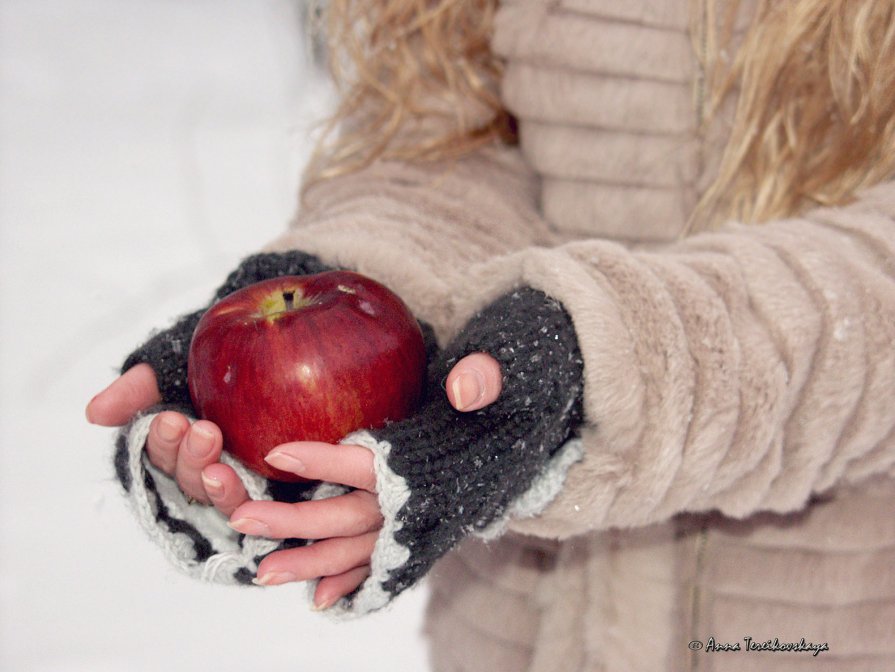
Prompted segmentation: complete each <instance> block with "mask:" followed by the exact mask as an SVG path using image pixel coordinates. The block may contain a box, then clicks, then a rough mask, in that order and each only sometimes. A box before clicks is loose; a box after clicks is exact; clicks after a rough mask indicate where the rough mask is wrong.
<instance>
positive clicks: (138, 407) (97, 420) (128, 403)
mask: <svg viewBox="0 0 895 672" xmlns="http://www.w3.org/2000/svg"><path fill="white" fill-rule="evenodd" d="M161 400H162V398H161V394H160V393H159V390H158V383H157V382H156V379H155V371H153V370H152V367H150V366H149V364H137V366H135V367H133V368H132V369H128V370H127V371H126V372H125V373H123V374H122V375H120V376H119V377H118V378H116V379H115V380H113V381H112V384H111V385H109V387H107V388H106V389H104V390H103V391H102V392H100V393H99V394H97V395H96V396H95V397H93V399H91V400H90V403H89V404H87V422H90V423H93V424H94V425H104V426H106V427H118V426H121V425H126V424H127V423H128V422H129V421H130V419H131V418H132V417H134V415H136V414H137V413H138V412H139V411H142V410H143V409H145V408H148V407H149V406H152V405H153V404H157V403H158V402H160V401H161Z"/></svg>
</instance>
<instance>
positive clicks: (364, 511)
mask: <svg viewBox="0 0 895 672" xmlns="http://www.w3.org/2000/svg"><path fill="white" fill-rule="evenodd" d="M501 388H502V375H501V369H500V364H498V362H497V360H495V359H494V358H493V357H491V356H490V355H487V354H485V353H481V352H479V353H474V354H471V355H468V356H466V357H464V358H463V359H461V360H460V361H459V362H457V364H456V365H455V366H454V367H453V368H452V369H451V372H450V373H449V374H448V376H447V379H446V380H445V392H446V394H447V398H448V401H449V402H450V403H451V405H452V406H453V407H454V408H455V409H456V410H458V411H464V412H469V411H476V410H479V409H482V408H484V407H485V406H488V405H489V404H491V403H493V402H494V401H496V400H497V398H498V397H499V396H500V392H501ZM265 459H266V461H267V462H269V463H270V464H271V465H272V466H274V467H276V468H277V469H281V470H283V471H288V472H290V473H294V474H297V475H299V476H302V477H303V478H307V479H311V480H320V481H326V482H329V483H335V484H340V485H345V486H348V487H351V488H355V489H354V490H353V491H351V492H349V493H347V494H344V495H340V496H337V497H333V498H330V499H324V500H318V501H306V502H298V503H295V504H287V503H282V502H268V501H248V500H246V501H244V502H243V503H241V504H239V505H238V506H236V507H235V510H233V512H232V514H231V516H230V526H231V527H233V528H234V529H236V530H238V531H239V532H242V533H244V534H256V535H260V536H265V537H269V538H273V539H287V538H300V539H313V540H315V543H314V544H311V545H310V546H301V547H298V548H291V549H286V550H281V551H276V552H274V553H271V554H270V555H268V556H267V557H266V558H264V560H262V561H261V564H260V565H259V566H258V573H257V578H256V579H255V582H256V583H258V584H260V585H265V586H270V585H279V584H283V583H289V582H292V581H307V580H311V579H315V578H318V577H319V578H320V582H319V583H318V585H317V589H316V592H315V594H314V604H315V605H316V607H317V608H318V609H325V608H327V607H329V606H331V605H333V604H334V603H335V602H336V601H337V600H339V599H340V598H342V597H344V596H346V595H348V594H350V593H351V592H353V591H354V590H355V589H356V588H357V587H358V586H359V585H360V584H361V583H362V582H363V581H364V580H365V579H366V578H367V577H368V576H369V575H370V560H371V557H372V555H373V548H374V546H375V544H376V539H377V537H378V535H379V530H380V529H381V528H382V523H383V519H382V514H381V512H380V510H379V503H378V499H377V496H376V475H375V472H374V469H373V453H372V452H371V451H370V450H368V449H366V448H363V447H361V446H356V445H345V444H339V445H333V444H327V443H320V442H312V441H300V442H294V443H287V444H283V445H280V446H277V447H276V448H275V449H274V450H272V451H271V452H270V453H269V454H268V455H267V457H266V458H265ZM206 472H210V473H206ZM202 473H203V476H204V477H206V478H212V479H214V480H216V481H218V482H220V483H221V485H222V487H223V489H224V491H225V492H226V491H227V490H230V491H235V490H236V487H237V483H238V478H237V477H236V474H235V472H233V470H232V469H230V468H229V467H227V466H226V465H223V464H219V463H218V464H214V465H210V466H209V467H206V469H205V471H203V472H202ZM228 484H229V485H228Z"/></svg>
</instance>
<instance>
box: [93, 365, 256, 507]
mask: <svg viewBox="0 0 895 672" xmlns="http://www.w3.org/2000/svg"><path fill="white" fill-rule="evenodd" d="M161 400H162V399H161V394H160V393H159V390H158V384H157V382H156V378H155V372H154V371H153V370H152V367H150V366H149V365H148V364H138V365H137V366H135V367H133V368H131V369H129V370H128V371H126V372H125V373H124V374H122V375H121V376H119V377H118V378H116V379H115V380H114V381H113V382H112V384H111V385H109V386H108V387H107V388H106V389H105V390H103V391H102V392H100V393H99V394H97V395H96V396H95V397H93V399H91V400H90V403H88V404H87V420H88V422H91V423H93V424H96V425H102V426H104V427H121V426H123V425H126V424H127V423H128V422H130V421H131V419H132V418H133V417H134V416H135V415H137V414H138V413H140V412H141V411H144V410H146V409H147V408H149V407H151V406H153V405H155V404H158V403H160V402H161ZM222 447H223V440H222V437H221V430H220V429H219V428H218V426H217V425H215V424H214V423H213V422H209V421H208V420H197V421H196V422H194V423H193V424H192V425H191V424H190V420H189V418H187V416H185V415H183V414H182V413H177V412H175V411H162V412H161V413H159V414H158V415H156V416H155V418H153V420H152V423H151V424H150V427H149V436H148V437H147V439H146V452H147V454H148V455H149V461H150V462H152V464H153V465H155V466H156V467H157V468H158V469H160V470H161V471H163V472H165V473H166V474H168V475H169V476H171V477H172V478H174V479H175V480H176V481H177V485H178V486H179V487H180V489H181V490H182V491H183V493H184V494H185V495H187V496H188V497H191V498H192V499H194V500H196V501H198V502H202V503H203V504H214V506H215V507H216V508H217V509H218V510H219V511H221V513H223V514H224V515H226V516H230V514H231V513H233V510H234V509H236V507H238V506H239V505H240V504H242V503H243V502H245V501H247V500H248V494H247V493H246V491H245V487H244V486H243V484H242V481H241V480H240V479H239V477H238V476H237V475H236V472H235V471H234V470H233V469H232V468H231V467H230V466H228V465H226V464H222V463H221V462H220V457H221V449H222Z"/></svg>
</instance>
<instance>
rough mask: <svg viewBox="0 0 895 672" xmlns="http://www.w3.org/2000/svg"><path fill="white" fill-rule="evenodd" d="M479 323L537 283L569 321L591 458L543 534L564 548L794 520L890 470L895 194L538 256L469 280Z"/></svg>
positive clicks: (583, 244)
mask: <svg viewBox="0 0 895 672" xmlns="http://www.w3.org/2000/svg"><path fill="white" fill-rule="evenodd" d="M469 279H470V283H469V286H470V287H472V288H475V292H474V293H473V291H470V292H469V294H468V296H467V297H466V298H464V299H460V300H459V301H458V308H457V310H458V312H460V313H463V312H465V311H468V312H469V313H470V314H471V313H472V312H474V311H475V310H476V309H477V307H478V306H479V305H481V303H483V302H485V303H487V302H488V301H490V300H492V299H493V297H495V296H499V295H500V294H501V293H502V292H503V291H505V290H506V288H507V287H510V286H518V285H529V286H531V287H534V288H536V289H540V290H542V291H544V292H546V293H547V294H549V295H551V296H553V297H555V298H556V299H558V300H560V301H562V303H563V305H565V306H566V308H567V309H568V310H569V312H570V314H571V316H572V318H573V321H574V325H575V330H576V332H577V334H578V338H579V341H580V345H581V351H582V356H583V359H584V363H585V364H584V379H585V391H584V412H585V420H586V425H585V427H584V428H583V430H582V437H583V441H584V445H585V455H584V459H583V460H582V462H581V463H579V464H578V465H576V466H575V467H573V468H572V469H571V471H570V472H569V474H568V480H567V483H566V487H565V488H564V489H563V491H562V493H561V494H560V495H559V496H558V497H557V498H556V499H554V500H553V502H552V503H551V504H550V506H548V507H547V508H546V509H545V510H544V511H543V512H542V513H541V514H540V515H539V516H538V517H537V518H534V519H530V520H526V521H517V522H514V523H513V524H512V525H511V529H515V530H517V531H520V532H524V533H529V534H536V535H544V536H551V537H566V536H571V535H574V534H578V533H582V532H584V531H587V530H592V529H602V528H606V527H610V526H620V527H629V526H635V525H644V524H648V523H651V522H655V521H659V520H663V519H666V518H668V517H670V516H672V515H674V514H676V513H678V512H683V511H706V510H711V509H717V510H719V511H721V512H722V513H724V514H726V515H729V516H733V517H744V516H747V515H749V514H751V513H753V512H755V511H758V510H769V511H776V512H788V511H793V510H797V509H799V508H801V507H803V506H804V505H805V504H806V502H807V501H808V499H809V498H810V497H811V495H812V494H813V493H818V492H823V491H825V490H827V489H829V488H831V487H833V486H835V485H837V484H839V483H842V482H857V481H860V480H861V479H863V478H865V477H867V476H870V475H875V474H893V465H895V434H893V427H895V404H893V402H892V400H893V399H895V184H893V183H885V184H882V185H879V186H877V187H876V188H874V189H873V190H870V191H868V192H867V193H865V194H864V195H863V197H862V198H861V199H860V200H858V201H857V202H855V203H854V204H852V205H849V206H847V207H841V208H820V209H817V210H815V211H812V212H809V213H807V214H806V215H805V216H803V217H798V218H792V219H786V220H780V221H774V222H769V223H766V224H764V225H760V226H742V225H736V224H731V225H729V226H726V227H724V228H723V229H722V230H720V231H717V232H712V233H706V234H701V235H697V236H693V237H691V238H689V239H686V240H683V241H680V242H677V243H674V244H669V245H667V246H665V247H662V248H658V249H651V250H639V251H638V250H632V249H628V248H626V247H623V246H621V245H617V244H614V243H610V242H607V241H599V240H591V241H577V242H573V243H569V244H565V245H562V246H559V247H555V248H552V249H529V250H524V251H520V252H518V253H515V254H510V255H507V256H505V257H502V258H499V259H494V260H492V261H490V262H487V263H484V264H480V265H478V266H477V267H476V268H475V269H473V270H471V271H470V278H469Z"/></svg>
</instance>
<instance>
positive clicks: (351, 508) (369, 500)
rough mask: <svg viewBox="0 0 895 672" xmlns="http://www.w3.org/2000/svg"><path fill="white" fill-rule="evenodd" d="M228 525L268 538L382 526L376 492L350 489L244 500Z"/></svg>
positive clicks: (323, 534) (352, 532)
mask: <svg viewBox="0 0 895 672" xmlns="http://www.w3.org/2000/svg"><path fill="white" fill-rule="evenodd" d="M228 524H229V525H230V527H232V528H233V529H234V530H236V531H238V532H242V533H243V534H253V535H258V536H262V537H270V538H271V539H289V538H292V537H296V538H299V539H327V538H329V537H354V536H357V535H359V534H364V533H366V532H371V531H373V530H378V529H379V528H380V527H382V514H381V513H380V511H379V502H378V501H377V499H376V495H374V494H372V493H369V492H366V491H365V490H354V491H353V492H349V493H348V494H346V495H340V496H338V497H330V498H329V499H320V500H316V501H309V502H298V503H296V504H285V503H282V502H262V501H248V502H245V503H244V504H243V505H242V506H240V507H239V508H237V509H236V510H235V511H234V512H233V514H232V515H231V516H230V522H229V523H228Z"/></svg>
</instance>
